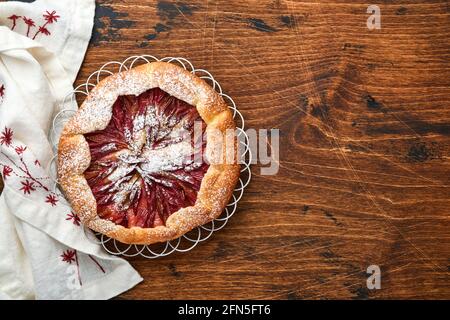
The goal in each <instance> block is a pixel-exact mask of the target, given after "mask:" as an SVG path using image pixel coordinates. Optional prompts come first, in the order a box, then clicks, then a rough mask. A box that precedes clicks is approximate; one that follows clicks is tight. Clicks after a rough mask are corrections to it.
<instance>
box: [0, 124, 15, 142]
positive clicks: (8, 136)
mask: <svg viewBox="0 0 450 320" xmlns="http://www.w3.org/2000/svg"><path fill="white" fill-rule="evenodd" d="M12 136H13V131H12V130H11V129H8V128H6V127H5V130H3V132H2V135H1V136H0V144H1V145H3V144H6V146H7V147H9V146H11V142H12Z"/></svg>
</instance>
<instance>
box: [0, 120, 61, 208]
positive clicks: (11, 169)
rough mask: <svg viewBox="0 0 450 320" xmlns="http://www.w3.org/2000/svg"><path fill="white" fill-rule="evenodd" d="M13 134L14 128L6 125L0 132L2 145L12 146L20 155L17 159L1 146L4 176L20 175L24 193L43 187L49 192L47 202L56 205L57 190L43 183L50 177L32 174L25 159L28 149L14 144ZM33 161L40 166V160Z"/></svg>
mask: <svg viewBox="0 0 450 320" xmlns="http://www.w3.org/2000/svg"><path fill="white" fill-rule="evenodd" d="M13 136H14V132H13V130H11V128H7V127H5V128H4V130H3V132H2V133H1V134H0V146H4V147H5V148H12V149H13V150H14V151H15V153H16V154H17V155H18V157H19V159H15V158H13V157H11V156H10V155H8V153H6V152H4V151H3V150H2V149H1V148H0V159H2V158H3V159H4V160H3V161H5V162H2V161H0V169H1V168H3V170H2V171H1V172H2V174H3V177H4V178H7V177H10V176H11V175H15V176H16V177H18V178H19V179H20V180H21V181H20V188H19V190H20V191H22V193H23V194H24V195H30V194H31V193H33V192H34V191H36V190H37V189H43V190H44V191H45V192H46V193H47V196H46V198H45V202H46V203H49V204H50V205H52V206H56V205H57V202H58V201H59V200H58V195H57V194H56V193H55V192H52V191H50V188H49V187H48V186H46V185H45V184H44V183H43V182H44V180H49V179H50V178H49V177H47V176H43V177H39V176H34V175H33V174H32V172H31V171H30V168H29V167H28V164H27V162H26V161H25V160H24V154H25V153H26V152H28V149H27V147H26V146H23V145H14V144H13ZM33 162H34V164H35V165H36V166H40V163H39V161H38V160H34V161H33Z"/></svg>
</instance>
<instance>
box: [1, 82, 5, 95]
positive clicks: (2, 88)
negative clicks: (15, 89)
mask: <svg viewBox="0 0 450 320" xmlns="http://www.w3.org/2000/svg"><path fill="white" fill-rule="evenodd" d="M4 95H5V85H4V84H2V86H1V87H0V98H2V97H3V96H4Z"/></svg>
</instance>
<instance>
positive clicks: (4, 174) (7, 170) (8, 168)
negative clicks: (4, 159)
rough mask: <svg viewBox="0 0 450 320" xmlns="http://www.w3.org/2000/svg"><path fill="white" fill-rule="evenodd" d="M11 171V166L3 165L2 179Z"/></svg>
mask: <svg viewBox="0 0 450 320" xmlns="http://www.w3.org/2000/svg"><path fill="white" fill-rule="evenodd" d="M11 172H13V170H12V169H11V167H9V166H4V167H3V179H5V180H6V177H9V176H10V175H11Z"/></svg>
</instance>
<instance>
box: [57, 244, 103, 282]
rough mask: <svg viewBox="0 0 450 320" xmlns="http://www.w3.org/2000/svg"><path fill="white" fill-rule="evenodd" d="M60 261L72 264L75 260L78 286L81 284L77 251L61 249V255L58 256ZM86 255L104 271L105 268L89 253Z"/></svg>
mask: <svg viewBox="0 0 450 320" xmlns="http://www.w3.org/2000/svg"><path fill="white" fill-rule="evenodd" d="M60 257H61V260H62V262H66V263H68V264H72V263H73V262H75V264H76V266H77V275H78V282H79V283H80V286H82V285H83V282H82V281H81V274H80V264H79V262H78V253H77V250H72V249H68V250H65V251H63V253H62V255H61V256H60ZM88 257H89V258H90V259H91V260H92V261H93V262H94V263H95V265H96V266H97V267H98V268H99V269H100V271H101V272H102V273H106V271H105V269H104V268H103V267H102V265H101V264H100V263H99V262H98V261H97V260H96V259H95V258H94V257H93V256H91V255H88Z"/></svg>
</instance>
